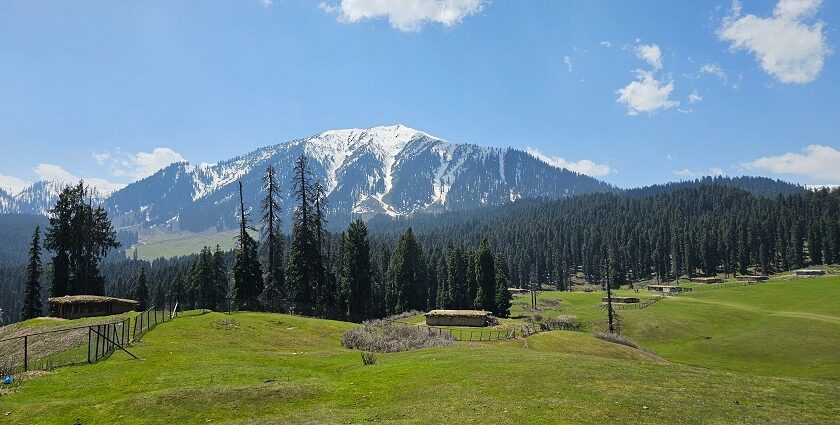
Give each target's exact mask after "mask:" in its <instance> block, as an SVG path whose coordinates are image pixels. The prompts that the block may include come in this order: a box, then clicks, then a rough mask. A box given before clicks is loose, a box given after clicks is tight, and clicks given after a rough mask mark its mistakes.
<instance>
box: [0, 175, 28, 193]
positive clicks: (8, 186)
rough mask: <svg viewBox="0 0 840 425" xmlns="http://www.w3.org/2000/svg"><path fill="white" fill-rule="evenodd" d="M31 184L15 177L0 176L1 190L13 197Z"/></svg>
mask: <svg viewBox="0 0 840 425" xmlns="http://www.w3.org/2000/svg"><path fill="white" fill-rule="evenodd" d="M30 184H31V183H30V182H28V181H26V180H24V179H21V178H17V177H15V176H7V175H3V174H0V189H3V190H5V191H6V192H8V193H9V194H11V195H15V194H17V193H18V192H20V191H21V190H23V189H24V188H25V187H27V186H29V185H30Z"/></svg>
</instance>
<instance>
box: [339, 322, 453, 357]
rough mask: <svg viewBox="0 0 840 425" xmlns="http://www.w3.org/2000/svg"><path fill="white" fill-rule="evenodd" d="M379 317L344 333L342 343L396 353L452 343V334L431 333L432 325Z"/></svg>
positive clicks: (364, 348) (374, 350)
mask: <svg viewBox="0 0 840 425" xmlns="http://www.w3.org/2000/svg"><path fill="white" fill-rule="evenodd" d="M390 319H391V318H387V319H379V320H372V321H367V322H362V325H361V326H359V327H357V328H354V329H351V330H349V331H347V332H345V333H344V337H343V338H342V340H341V345H343V346H344V347H346V348H350V349H358V350H365V351H373V352H378V353H394V352H399V351H409V350H416V349H418V348H427V347H436V346H440V345H449V344H452V342H453V341H454V339H453V338H452V336H451V335H450V334H448V333H437V332H430V331H429V328H426V327H423V326H415V325H404V324H400V323H396V321H394V320H390Z"/></svg>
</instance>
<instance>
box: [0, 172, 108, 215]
mask: <svg viewBox="0 0 840 425" xmlns="http://www.w3.org/2000/svg"><path fill="white" fill-rule="evenodd" d="M68 184H70V183H65V182H60V181H47V180H41V181H37V182H35V183H32V184H31V185H29V186H27V187H25V188H24V189H23V190H21V191H20V192H18V193H16V194H14V195H12V194H10V193H8V192H4V191H3V190H2V189H0V213H25V214H42V215H45V214H46V213H47V211H49V210H50V208H52V206H53V205H55V202H56V201H57V200H58V194H59V193H61V191H62V190H63V189H64V188H65V187H66V186H67V185H68ZM89 190H90V192H89V196H90V198H91V201H92V202H93V203H94V204H101V203H102V202H103V201H104V200H105V198H106V197H105V196H104V195H103V194H102V193H101V192H99V191H98V190H96V189H95V188H89Z"/></svg>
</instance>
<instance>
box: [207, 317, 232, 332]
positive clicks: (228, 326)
mask: <svg viewBox="0 0 840 425" xmlns="http://www.w3.org/2000/svg"><path fill="white" fill-rule="evenodd" d="M210 326H211V327H213V328H215V329H224V330H234V329H239V322H237V321H236V320H233V319H224V320H217V321H215V322H213V323H210Z"/></svg>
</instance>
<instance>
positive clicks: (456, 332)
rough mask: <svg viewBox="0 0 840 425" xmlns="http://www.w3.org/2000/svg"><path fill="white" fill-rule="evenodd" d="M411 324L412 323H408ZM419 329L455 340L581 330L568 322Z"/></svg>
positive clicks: (481, 339)
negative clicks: (489, 327)
mask: <svg viewBox="0 0 840 425" xmlns="http://www.w3.org/2000/svg"><path fill="white" fill-rule="evenodd" d="M408 326H411V325H408ZM414 326H416V327H417V328H418V329H420V330H423V329H426V332H428V333H429V335H430V336H434V335H438V336H446V335H448V336H449V337H450V338H452V339H454V340H455V341H467V342H469V341H473V342H479V341H500V340H506V339H516V337H517V336H519V337H522V338H526V337H529V336H531V335H533V334H536V333H540V332H547V331H561V330H562V331H580V328H579V327H575V326H574V325H570V324H567V323H554V322H547V323H536V324H534V323H523V324H521V325H518V326H517V327H513V328H508V329H449V328H439V327H434V326H425V325H414Z"/></svg>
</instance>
